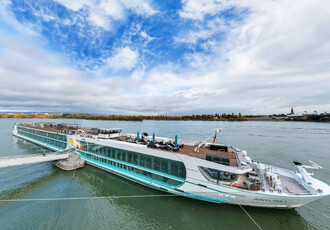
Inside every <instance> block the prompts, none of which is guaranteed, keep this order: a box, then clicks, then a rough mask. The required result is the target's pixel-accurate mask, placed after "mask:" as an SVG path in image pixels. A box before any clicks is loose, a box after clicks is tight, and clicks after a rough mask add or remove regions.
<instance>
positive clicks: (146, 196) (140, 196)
mask: <svg viewBox="0 0 330 230" xmlns="http://www.w3.org/2000/svg"><path fill="white" fill-rule="evenodd" d="M169 196H178V195H172V194H169V195H131V196H91V197H88V196H87V197H54V198H26V199H4V200H2V199H0V202H27V201H61V200H96V199H121V198H150V197H169Z"/></svg>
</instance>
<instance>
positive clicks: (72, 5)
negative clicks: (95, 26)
mask: <svg viewBox="0 0 330 230" xmlns="http://www.w3.org/2000/svg"><path fill="white" fill-rule="evenodd" d="M54 1H56V2H58V3H61V4H62V5H63V6H65V7H66V8H68V9H70V10H73V11H78V10H80V9H82V8H83V7H84V6H88V5H90V4H91V1H89V0H54Z"/></svg>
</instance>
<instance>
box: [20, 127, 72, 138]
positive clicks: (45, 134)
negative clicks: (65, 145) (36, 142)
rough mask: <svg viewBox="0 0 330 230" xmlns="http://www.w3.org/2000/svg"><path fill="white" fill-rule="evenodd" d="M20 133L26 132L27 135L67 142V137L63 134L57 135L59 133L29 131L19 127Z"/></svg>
mask: <svg viewBox="0 0 330 230" xmlns="http://www.w3.org/2000/svg"><path fill="white" fill-rule="evenodd" d="M17 130H18V131H24V132H27V133H32V134H36V135H39V136H44V137H50V138H53V139H57V140H61V141H65V142H66V136H65V135H63V134H57V133H49V132H45V131H41V130H35V129H28V128H23V127H17Z"/></svg>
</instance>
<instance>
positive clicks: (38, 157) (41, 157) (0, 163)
mask: <svg viewBox="0 0 330 230" xmlns="http://www.w3.org/2000/svg"><path fill="white" fill-rule="evenodd" d="M73 151H75V150H74V149H69V150H64V151H59V152H53V153H47V154H45V153H43V154H28V155H19V156H10V157H1V158H0V168H6V167H11V166H18V165H26V164H35V163H42V162H47V161H57V160H63V159H67V158H68V157H69V156H70V154H71V153H72V152H73Z"/></svg>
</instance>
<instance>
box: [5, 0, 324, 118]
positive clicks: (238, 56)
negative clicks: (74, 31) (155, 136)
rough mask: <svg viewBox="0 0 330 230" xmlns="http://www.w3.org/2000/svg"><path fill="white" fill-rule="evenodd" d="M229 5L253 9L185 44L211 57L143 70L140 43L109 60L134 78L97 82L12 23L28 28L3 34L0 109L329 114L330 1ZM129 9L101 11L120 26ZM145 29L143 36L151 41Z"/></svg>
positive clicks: (189, 11)
mask: <svg viewBox="0 0 330 230" xmlns="http://www.w3.org/2000/svg"><path fill="white" fill-rule="evenodd" d="M118 2H119V1H118ZM184 3H185V4H184V6H188V5H189V3H188V1H185V2H184ZM192 3H194V4H199V3H198V2H197V3H196V2H192ZM218 3H219V2H217V1H212V2H211V3H210V4H211V6H214V4H218ZM120 4H122V5H123V6H124V3H123V2H121V3H120ZM127 4H129V3H127ZM219 4H220V3H219ZM231 4H232V5H235V6H236V7H237V8H248V9H249V14H248V15H247V16H246V18H244V19H243V20H242V21H240V22H239V23H238V24H235V25H234V26H232V27H231V26H229V27H227V26H225V28H223V27H222V24H221V23H220V21H221V20H223V19H222V18H215V19H214V20H213V19H212V20H211V21H209V22H206V23H205V25H206V27H200V29H199V30H196V31H192V32H191V33H188V34H190V35H191V36H190V37H189V36H187V37H186V39H187V40H188V42H189V43H190V44H191V45H192V46H193V45H194V44H196V43H197V41H199V40H202V39H203V40H206V41H205V43H203V45H204V46H205V47H206V48H207V49H208V51H209V52H207V53H204V52H201V51H200V52H196V53H189V54H186V55H185V56H184V58H185V60H186V61H187V62H188V66H181V65H180V64H179V63H170V62H169V63H167V64H163V65H157V66H155V67H154V68H152V69H151V70H148V68H145V66H144V65H143V64H147V63H139V62H141V61H142V57H141V56H142V54H140V53H139V52H138V51H137V49H136V48H135V47H134V44H130V43H129V42H128V43H127V44H126V43H125V45H122V46H121V48H118V49H115V52H114V55H113V56H112V57H111V58H109V59H107V60H106V65H107V68H111V69H113V70H130V71H131V72H132V74H131V75H130V76H127V77H125V78H120V77H116V76H111V77H109V78H105V77H106V76H97V77H95V75H94V72H81V71H78V70H75V69H74V68H73V67H71V66H68V65H66V64H64V63H63V62H62V61H61V60H62V59H63V57H61V56H59V55H58V54H54V53H51V52H50V51H47V50H45V49H42V48H40V43H42V44H44V43H43V42H42V40H41V39H36V37H34V36H33V35H31V34H30V33H28V32H24V30H23V29H22V28H23V26H22V25H20V24H19V23H18V22H13V23H14V24H13V25H15V28H20V29H18V31H19V32H18V33H19V34H18V35H10V34H6V33H1V36H0V76H1V78H0V110H10V109H11V110H16V111H17V110H25V111H27V110H29V111H36V110H39V111H63V112H98V113H101V112H106V113H122V114H124V113H129V114H132V113H144V114H154V113H165V114H173V113H189V112H190V111H195V112H198V113H200V112H201V111H202V112H210V113H212V112H242V113H255V114H260V113H283V112H284V113H285V112H286V111H288V110H289V108H290V107H291V106H293V107H295V111H296V112H297V113H300V112H303V111H304V110H308V111H314V110H315V109H317V110H318V111H319V112H323V111H328V112H330V104H329V101H330V94H329V88H330V74H329V73H330V65H329V63H330V40H329V37H330V30H328V25H329V24H330V18H329V17H328V16H329V15H330V12H329V11H330V2H326V1H321V0H319V1H315V0H314V1H312V0H305V1H301V0H292V1H291V2H288V1H284V0H283V1H282V0H278V1H270V0H263V1H261V0H260V1H258V0H251V1H232V2H231ZM220 5H221V4H220ZM220 5H219V6H215V8H216V9H213V8H212V7H211V8H210V6H209V5H208V4H207V5H202V6H200V7H195V6H192V5H191V6H189V7H190V8H189V7H188V8H184V9H183V10H182V11H181V13H180V14H181V16H182V17H184V18H185V19H184V20H186V19H187V18H191V19H198V20H200V19H204V20H206V19H205V15H215V14H216V12H220V11H221V10H222V9H223V8H224V7H226V5H221V6H220ZM85 6H86V9H87V3H86V5H74V6H71V7H72V8H73V9H75V10H77V11H79V10H84V9H85V8H84V7H85ZM113 6H114V5H113ZM130 7H131V6H127V5H125V7H124V9H125V10H124V11H123V14H122V13H120V11H116V12H115V13H117V15H115V13H114V12H113V13H111V10H110V11H108V12H106V9H103V11H100V12H98V11H97V12H96V13H95V15H101V14H102V12H103V13H104V14H105V15H106V16H105V17H104V18H105V19H107V17H110V18H111V17H113V18H117V19H118V20H119V18H121V17H122V16H121V15H125V12H126V11H127V10H131V8H130ZM0 9H1V8H0ZM93 9H94V8H93ZM95 9H96V8H95ZM146 9H148V8H146ZM198 9H200V11H198ZM140 10H141V9H140ZM90 12H92V11H88V13H89V14H90ZM141 12H143V10H141ZM145 14H146V15H149V14H148V13H145ZM195 14H196V15H195ZM111 15H112V16H111ZM123 17H124V16H123ZM101 18H102V17H101ZM90 20H92V19H90ZM93 20H96V19H93ZM215 20H218V21H219V23H218V24H216V21H215ZM98 23H99V26H100V27H102V28H103V27H107V26H111V23H110V24H108V25H107V20H105V21H103V22H102V20H100V21H99V22H98ZM137 27H138V28H137V29H136V30H135V34H139V35H140V36H141V37H143V38H144V39H146V40H148V41H149V40H150V39H152V38H151V37H150V35H148V34H147V33H146V32H145V31H143V30H141V27H139V26H137ZM216 29H222V30H224V31H225V32H226V34H227V37H226V39H225V40H221V41H217V40H216V39H212V40H210V37H212V35H213V34H214V31H215V30H216ZM22 31H23V32H22ZM189 38H191V39H190V40H189ZM32 40H33V41H32ZM128 40H129V41H130V39H128ZM143 49H146V47H143ZM141 53H142V52H141ZM114 72H115V71H114ZM127 79H129V80H127Z"/></svg>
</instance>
